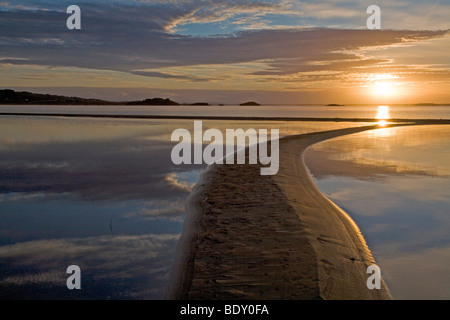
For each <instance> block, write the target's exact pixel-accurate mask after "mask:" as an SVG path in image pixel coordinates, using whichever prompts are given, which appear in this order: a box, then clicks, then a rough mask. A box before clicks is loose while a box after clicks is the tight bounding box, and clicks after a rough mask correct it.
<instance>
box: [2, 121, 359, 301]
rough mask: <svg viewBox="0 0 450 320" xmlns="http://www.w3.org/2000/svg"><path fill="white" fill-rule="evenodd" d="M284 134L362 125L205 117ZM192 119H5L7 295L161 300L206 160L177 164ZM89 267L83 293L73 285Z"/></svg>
mask: <svg viewBox="0 0 450 320" xmlns="http://www.w3.org/2000/svg"><path fill="white" fill-rule="evenodd" d="M203 124H204V129H207V128H213V127H214V128H219V129H220V128H222V129H223V130H224V129H225V128H230V129H232V128H243V129H246V128H255V129H258V128H267V129H270V128H279V129H280V134H281V136H283V135H290V134H298V133H306V132H313V131H319V130H328V129H335V128H342V127H347V126H355V125H362V124H358V123H323V122H322V123H321V122H308V123H302V122H241V121H240V122H232V121H231V122H230V121H228V122H222V121H204V122H203ZM176 128H186V129H188V130H191V131H192V128H193V123H192V121H162V120H157V121H153V120H112V119H83V118H77V119H69V118H56V117H55V118H47V117H39V118H36V117H9V116H8V117H7V116H3V117H0V298H2V299H5V298H20V299H23V298H33V299H36V298H39V299H52V298H58V299H77V298H81V299H161V298H163V297H164V293H165V288H166V286H167V281H168V278H169V273H170V270H171V267H172V261H173V258H174V254H175V248H176V244H177V240H178V238H179V235H180V232H181V229H182V224H183V220H184V214H185V213H184V201H185V199H186V197H187V196H188V194H189V192H190V189H191V187H192V185H193V184H194V183H195V182H196V181H197V179H198V177H199V174H200V172H201V170H203V169H204V167H205V166H204V165H197V166H194V165H191V166H189V165H186V166H175V165H173V164H172V161H171V158H170V153H171V149H172V147H173V146H174V144H175V143H173V142H171V141H170V136H171V133H172V132H173V130H175V129H176ZM69 265H78V266H79V267H80V268H81V275H82V279H81V280H82V290H74V291H70V290H68V289H67V288H66V279H67V276H68V275H66V268H67V267H68V266H69Z"/></svg>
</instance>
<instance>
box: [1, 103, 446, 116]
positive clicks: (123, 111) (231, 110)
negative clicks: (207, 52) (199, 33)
mask: <svg viewBox="0 0 450 320" xmlns="http://www.w3.org/2000/svg"><path fill="white" fill-rule="evenodd" d="M2 112H3V113H4V112H19V113H20V112H25V113H28V112H34V113H68V114H77V113H81V114H114V115H172V116H241V117H306V118H308V117H312V118H364V119H367V118H375V117H376V115H377V112H378V106H375V105H361V106H337V107H336V106H318V105H312V106H304V105H302V106H286V105H280V106H255V107H253V106H245V107H244V106H233V105H231V106H27V105H23V106H8V105H2V106H0V113H2ZM389 113H390V118H392V119H450V106H448V107H447V106H396V105H394V106H390V107H389Z"/></svg>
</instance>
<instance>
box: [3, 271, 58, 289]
mask: <svg viewBox="0 0 450 320" xmlns="http://www.w3.org/2000/svg"><path fill="white" fill-rule="evenodd" d="M65 279H66V276H65V274H64V273H63V272H57V271H51V272H39V273H35V274H20V275H16V276H10V277H6V278H4V279H2V280H0V286H1V285H17V286H23V285H28V284H31V285H33V284H34V285H40V284H51V285H54V286H61V285H62V284H64V281H65Z"/></svg>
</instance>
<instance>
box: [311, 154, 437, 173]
mask: <svg viewBox="0 0 450 320" xmlns="http://www.w3.org/2000/svg"><path fill="white" fill-rule="evenodd" d="M335 152H337V151H336V150H334V151H333V150H328V151H325V150H318V149H314V148H312V149H310V150H308V151H307V152H306V153H305V162H306V164H307V166H308V168H309V169H310V170H311V172H312V174H313V175H314V177H315V178H317V179H323V178H326V177H329V176H344V177H351V178H354V179H358V180H369V181H370V180H373V179H383V178H387V177H388V176H393V175H395V176H407V175H418V176H446V174H445V172H442V171H443V170H439V169H438V168H433V167H426V166H423V165H419V164H413V163H406V162H403V163H401V162H399V161H377V160H373V159H361V158H349V159H335V158H334V156H335V155H336V154H335Z"/></svg>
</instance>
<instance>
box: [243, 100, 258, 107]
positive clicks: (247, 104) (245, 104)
mask: <svg viewBox="0 0 450 320" xmlns="http://www.w3.org/2000/svg"><path fill="white" fill-rule="evenodd" d="M240 106H260V104H259V103H257V102H254V101H249V102H244V103H241V104H240Z"/></svg>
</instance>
